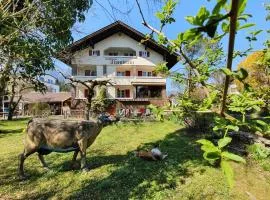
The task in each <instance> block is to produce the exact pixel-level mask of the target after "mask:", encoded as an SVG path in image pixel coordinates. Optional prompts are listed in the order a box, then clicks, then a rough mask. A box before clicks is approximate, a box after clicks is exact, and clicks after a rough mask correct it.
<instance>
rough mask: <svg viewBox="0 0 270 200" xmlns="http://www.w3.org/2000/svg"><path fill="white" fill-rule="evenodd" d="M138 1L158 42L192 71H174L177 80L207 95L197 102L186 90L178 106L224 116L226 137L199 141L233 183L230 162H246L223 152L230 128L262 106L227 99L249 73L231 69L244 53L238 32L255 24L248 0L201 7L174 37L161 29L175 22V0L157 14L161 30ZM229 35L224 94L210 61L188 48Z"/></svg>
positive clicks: (220, 127) (206, 155)
mask: <svg viewBox="0 0 270 200" xmlns="http://www.w3.org/2000/svg"><path fill="white" fill-rule="evenodd" d="M136 3H137V5H138V8H139V10H140V14H141V16H142V19H143V25H144V26H145V27H147V28H149V29H150V30H151V35H152V34H153V33H155V34H157V38H158V41H159V43H160V44H162V45H165V46H166V47H168V48H169V49H170V50H171V51H172V52H176V53H178V54H179V61H180V62H181V63H182V64H183V65H184V66H185V67H186V68H187V69H191V70H192V73H191V75H190V76H188V77H187V78H186V77H185V76H184V74H181V73H175V76H174V78H175V80H177V79H178V82H179V83H184V82H185V81H186V82H187V83H188V84H187V85H193V86H195V87H197V88H200V87H202V88H203V90H204V91H205V93H206V94H207V95H206V98H205V99H204V100H199V101H197V102H196V101H193V100H191V99H190V98H189V97H190V96H189V95H190V94H189V93H188V92H185V93H184V95H183V96H182V99H181V100H179V104H180V105H179V107H180V108H182V111H184V112H185V113H187V114H190V113H191V112H192V111H194V112H204V111H207V110H209V111H212V112H214V113H216V114H217V115H218V116H219V117H220V118H222V119H224V123H223V122H221V123H219V124H216V125H218V126H215V129H217V130H221V131H222V135H223V137H222V138H221V139H220V140H219V141H218V145H217V146H215V145H214V144H213V143H212V142H211V141H207V140H199V141H198V142H199V143H200V144H202V150H203V151H204V158H205V159H206V160H208V161H209V162H210V163H211V164H217V165H220V166H221V168H222V170H223V172H224V174H225V176H226V177H227V180H228V183H229V185H230V186H232V185H233V184H232V181H233V170H232V168H231V167H230V165H229V163H228V161H229V160H234V161H237V162H243V163H244V162H245V161H244V159H243V158H241V157H240V156H237V155H234V154H231V153H229V152H227V151H223V148H225V147H226V146H227V145H229V143H230V142H231V140H232V139H231V138H230V137H228V132H229V131H230V130H233V131H238V130H239V127H238V125H240V128H241V127H242V125H243V123H245V113H246V111H247V110H248V109H249V107H250V106H251V107H252V109H254V107H255V109H256V106H260V105H261V104H259V105H258V104H257V103H258V102H255V103H254V104H253V102H252V103H251V102H247V103H248V105H246V106H248V108H246V107H245V106H244V105H242V104H241V103H240V104H239V105H238V104H235V103H234V102H237V101H241V97H238V96H237V97H231V98H230V99H229V100H228V90H229V85H230V84H231V82H232V81H233V80H234V79H237V80H239V81H241V82H243V83H244V80H245V79H246V77H247V76H248V73H247V72H246V71H245V70H243V69H239V70H238V71H237V72H232V71H231V70H232V61H233V59H234V58H235V56H236V55H241V54H239V53H238V54H235V52H234V41H235V34H236V31H238V30H242V29H246V28H249V27H252V26H254V24H249V23H247V19H248V18H249V17H251V15H249V14H245V13H244V11H245V7H246V3H247V0H231V2H230V3H229V2H228V1H227V0H220V1H217V2H216V4H215V5H214V7H213V9H212V11H210V10H208V9H207V8H206V7H203V6H202V7H201V8H200V9H199V11H198V13H197V14H196V15H195V16H187V17H186V18H185V19H186V20H187V21H188V22H189V23H190V24H191V25H192V26H193V27H192V28H191V29H188V30H187V31H185V32H182V33H179V34H178V35H177V37H176V39H174V40H171V39H169V38H168V37H167V36H166V34H165V33H164V32H163V31H162V30H163V28H164V26H165V25H166V24H171V23H173V22H174V21H175V19H174V17H173V14H174V11H175V9H176V1H174V0H170V1H166V2H165V5H164V7H163V8H162V10H161V11H160V12H158V13H157V17H158V18H159V19H160V24H161V25H160V29H159V30H158V29H156V28H154V27H152V26H151V25H150V24H149V23H147V21H146V19H145V18H144V16H143V13H142V10H141V8H140V4H139V0H136ZM242 22H243V23H242ZM220 25H221V29H218V26H220ZM219 30H221V31H222V33H221V34H218V31H219ZM226 34H229V42H228V53H227V58H226V68H223V69H222V71H223V73H224V75H225V81H224V85H223V93H222V94H221V93H220V92H216V91H215V87H214V86H213V85H212V84H208V81H209V77H210V74H211V73H210V72H211V68H209V66H210V65H209V64H208V63H207V60H205V59H199V58H200V57H199V58H198V59H193V58H192V57H191V56H190V55H188V51H187V50H188V49H191V47H194V46H195V45H196V44H198V43H199V41H201V40H202V39H204V38H210V40H215V41H219V40H220V39H221V38H223V37H224V36H225V35H226ZM210 54H215V52H210ZM216 60H218V57H213V61H216ZM214 66H215V65H214ZM215 67H216V66H215ZM158 70H159V71H160V72H162V73H163V74H164V75H170V76H171V75H172V73H171V72H169V71H166V70H165V67H164V66H159V68H158ZM190 83H192V84H190ZM245 86H246V87H245V89H246V90H247V92H249V91H248V89H250V87H249V86H248V84H245ZM201 99H203V98H201ZM234 100H235V101H234ZM217 103H219V104H220V106H215V107H214V105H216V104H217ZM230 103H232V105H231V106H230ZM251 104H253V105H251ZM228 106H229V107H228ZM233 107H234V108H233ZM228 108H229V109H230V108H231V109H234V110H235V109H236V110H237V111H239V109H240V111H241V112H242V119H241V120H239V119H237V116H236V117H235V116H232V115H231V113H230V114H228ZM242 108H243V110H242ZM180 110H181V109H180ZM229 111H230V110H229ZM215 123H216V122H215Z"/></svg>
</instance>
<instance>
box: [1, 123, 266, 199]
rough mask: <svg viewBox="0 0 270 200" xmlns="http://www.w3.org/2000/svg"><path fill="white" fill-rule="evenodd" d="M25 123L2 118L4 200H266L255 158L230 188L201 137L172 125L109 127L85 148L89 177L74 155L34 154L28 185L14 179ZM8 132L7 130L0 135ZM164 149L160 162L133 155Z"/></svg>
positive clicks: (239, 169)
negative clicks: (208, 158)
mask: <svg viewBox="0 0 270 200" xmlns="http://www.w3.org/2000/svg"><path fill="white" fill-rule="evenodd" d="M26 123H27V120H26V119H23V120H17V121H13V122H6V121H0V130H2V133H0V159H1V161H0V199H95V200H96V199H106V200H107V199H184V200H185V199H195V200H196V199H221V200H223V199H224V200H226V199H240V200H241V199H243V200H244V199H249V198H252V196H255V197H256V198H257V199H269V196H270V174H269V172H267V171H265V170H264V169H263V168H262V167H261V165H259V164H257V163H256V162H255V161H254V160H248V162H247V165H241V164H233V167H234V170H235V172H236V176H235V180H236V182H235V187H234V188H233V189H232V190H229V188H228V186H227V183H226V180H225V178H224V176H223V174H222V172H221V171H220V170H219V169H216V168H213V167H210V166H208V165H207V163H206V162H205V161H204V160H203V159H202V155H201V151H200V148H199V146H198V145H197V144H196V143H195V140H196V139H197V138H196V137H199V136H196V134H188V133H186V132H185V131H184V129H182V127H180V126H179V125H176V124H174V123H172V122H164V123H153V122H152V123H139V124H122V125H118V126H116V125H113V126H108V127H106V128H104V129H103V131H102V133H101V135H100V136H99V137H98V138H97V140H96V141H95V143H94V144H93V145H92V146H91V147H90V148H89V149H88V151H87V153H88V160H87V161H88V164H89V166H90V168H91V170H90V171H89V172H87V173H86V172H81V171H80V170H71V169H70V164H71V162H70V160H71V158H72V153H67V154H59V153H52V154H49V155H48V156H46V157H45V159H46V161H47V162H48V164H49V166H50V168H51V170H50V171H45V170H44V169H42V168H41V166H40V164H39V162H38V158H37V156H36V155H32V156H30V157H29V158H28V159H27V160H26V163H25V168H26V172H27V173H28V174H29V175H30V179H29V180H27V181H19V180H18V179H17V176H16V172H17V171H16V170H17V155H18V154H19V153H20V152H22V150H23V137H24V134H23V133H22V132H21V131H22V130H23V129H24V128H25V126H26ZM3 130H8V131H3ZM155 144H159V145H160V148H161V149H162V151H165V152H167V153H168V157H167V158H166V160H164V161H160V162H148V161H144V160H141V159H139V158H136V157H135V156H134V154H133V151H134V150H137V149H150V148H151V147H152V146H153V145H155Z"/></svg>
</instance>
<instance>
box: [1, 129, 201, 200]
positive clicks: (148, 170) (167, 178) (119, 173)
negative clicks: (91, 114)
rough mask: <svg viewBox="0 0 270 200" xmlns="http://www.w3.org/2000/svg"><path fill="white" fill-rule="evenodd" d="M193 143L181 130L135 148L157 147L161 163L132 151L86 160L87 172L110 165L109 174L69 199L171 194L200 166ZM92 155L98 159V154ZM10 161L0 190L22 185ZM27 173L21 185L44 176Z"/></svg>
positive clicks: (65, 166)
mask: <svg viewBox="0 0 270 200" xmlns="http://www.w3.org/2000/svg"><path fill="white" fill-rule="evenodd" d="M195 140H196V138H195V137H194V136H192V137H191V136H190V135H187V133H186V132H185V130H178V131H175V132H172V133H169V134H168V135H167V136H166V137H165V138H164V139H163V140H158V141H154V142H152V143H144V144H141V145H140V146H138V147H137V149H151V148H152V147H153V146H154V145H159V146H160V148H161V150H162V151H163V152H166V153H168V157H167V158H166V159H165V160H163V161H156V162H153V161H152V162H151V161H145V160H142V159H140V158H137V157H135V156H134V153H133V151H130V152H128V153H127V154H126V155H109V156H92V157H89V158H88V159H87V162H88V164H89V167H90V170H94V169H97V168H100V167H102V166H105V165H109V164H110V165H113V168H112V172H110V174H109V175H108V176H107V177H105V178H103V179H90V180H88V182H84V183H83V184H82V186H81V187H80V189H79V190H77V191H74V192H73V193H71V194H70V196H69V199H128V198H133V199H152V198H154V197H156V196H155V195H157V194H158V193H164V191H171V190H174V189H175V188H176V186H177V184H179V183H180V184H183V183H185V179H186V178H187V177H190V176H192V175H193V173H194V172H193V171H192V170H190V168H193V169H194V168H195V167H196V166H197V165H202V164H203V163H204V161H203V160H202V156H201V151H200V148H199V146H197V144H196V143H195ZM137 149H134V151H135V150H137ZM108 151H109V149H108ZM96 155H102V152H100V153H97V154H96ZM33 156H36V155H33ZM14 160H15V156H14V159H10V160H8V161H7V160H6V161H5V162H0V168H1V170H4V171H5V174H2V175H1V176H0V178H1V180H0V187H1V185H12V186H14V185H18V187H20V186H19V185H20V184H22V183H19V181H18V179H17V178H15V176H16V174H15V173H16V172H15V169H14V167H15V166H14V167H13V168H9V167H8V166H11V165H14ZM16 162H17V157H16ZM12 163H13V164H12ZM70 166H71V161H70V160H68V159H67V160H66V161H64V162H61V163H59V164H57V165H55V166H54V167H53V168H54V169H56V171H58V172H64V171H69V170H72V169H71V168H70ZM27 172H28V173H29V174H30V175H31V176H30V179H29V180H27V182H26V183H23V184H27V183H31V184H34V183H35V182H38V181H40V180H39V179H40V178H42V176H44V175H45V173H46V172H44V173H39V172H38V171H37V170H36V169H34V168H33V169H27ZM57 174H58V173H57V172H56V173H52V174H51V175H50V178H53V177H54V176H57ZM47 176H48V175H47ZM74 178H76V177H74ZM70 187H72V186H70ZM58 189H59V188H54V189H51V190H50V191H48V190H44V191H40V192H39V193H38V194H36V195H35V194H25V195H23V196H22V198H23V199H39V198H40V199H48V198H51V197H53V196H54V195H56V194H57V195H60V194H61V191H58ZM62 189H63V188H62Z"/></svg>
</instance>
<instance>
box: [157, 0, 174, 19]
mask: <svg viewBox="0 0 270 200" xmlns="http://www.w3.org/2000/svg"><path fill="white" fill-rule="evenodd" d="M176 5H177V2H176V1H174V0H168V1H166V3H165V4H164V6H163V7H162V10H161V11H159V12H157V13H156V17H157V18H158V19H159V20H160V22H161V23H162V24H171V23H173V22H175V19H174V18H173V17H172V14H173V11H174V10H175V7H176Z"/></svg>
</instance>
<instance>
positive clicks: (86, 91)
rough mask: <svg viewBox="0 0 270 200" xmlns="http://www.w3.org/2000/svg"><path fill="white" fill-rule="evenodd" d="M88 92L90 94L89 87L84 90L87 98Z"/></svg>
mask: <svg viewBox="0 0 270 200" xmlns="http://www.w3.org/2000/svg"><path fill="white" fill-rule="evenodd" d="M88 94H89V91H88V89H85V90H84V97H85V98H87V96H88Z"/></svg>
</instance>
